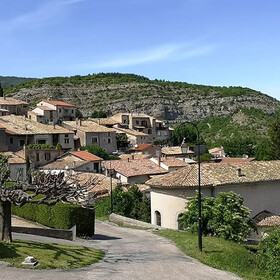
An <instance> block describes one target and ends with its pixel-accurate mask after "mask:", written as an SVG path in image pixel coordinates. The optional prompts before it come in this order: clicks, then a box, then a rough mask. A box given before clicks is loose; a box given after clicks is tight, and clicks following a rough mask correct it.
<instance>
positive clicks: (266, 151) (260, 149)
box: [255, 139, 273, 160]
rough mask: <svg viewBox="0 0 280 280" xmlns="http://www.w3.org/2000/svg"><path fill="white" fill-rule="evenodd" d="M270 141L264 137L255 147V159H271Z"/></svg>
mask: <svg viewBox="0 0 280 280" xmlns="http://www.w3.org/2000/svg"><path fill="white" fill-rule="evenodd" d="M271 146H272V145H271V142H270V140H269V139H264V140H262V141H261V142H259V143H258V144H257V146H256V147H255V158H256V159H257V160H271V159H273V155H272V149H271Z"/></svg>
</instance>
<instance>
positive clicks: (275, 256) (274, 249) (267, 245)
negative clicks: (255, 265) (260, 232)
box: [258, 228, 280, 279]
mask: <svg viewBox="0 0 280 280" xmlns="http://www.w3.org/2000/svg"><path fill="white" fill-rule="evenodd" d="M258 261H259V266H260V267H261V268H263V269H265V270H267V272H268V274H270V275H272V276H274V277H276V278H277V279H280V228H277V229H275V230H274V231H273V232H272V233H270V235H269V236H267V237H264V238H263V239H262V240H261V242H260V244H259V254H258Z"/></svg>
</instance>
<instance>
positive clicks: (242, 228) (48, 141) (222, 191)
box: [0, 96, 280, 279]
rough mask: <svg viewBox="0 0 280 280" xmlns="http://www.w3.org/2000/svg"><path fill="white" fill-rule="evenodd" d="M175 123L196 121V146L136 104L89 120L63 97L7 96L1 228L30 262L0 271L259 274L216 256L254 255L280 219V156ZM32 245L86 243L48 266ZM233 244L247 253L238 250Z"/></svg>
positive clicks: (1, 120) (1, 105)
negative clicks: (243, 150) (239, 150)
mask: <svg viewBox="0 0 280 280" xmlns="http://www.w3.org/2000/svg"><path fill="white" fill-rule="evenodd" d="M176 125H177V127H180V126H182V127H183V126H188V127H191V128H192V129H193V130H194V132H195V134H196V136H195V137H196V138H197V139H196V140H195V141H194V143H189V142H188V139H187V137H188V136H187V135H186V136H185V135H181V136H182V137H181V138H180V141H179V142H177V143H176V144H174V141H173V140H172V139H173V138H172V134H173V133H174V131H175V127H176V126H174V125H173V123H168V122H166V121H165V120H160V119H157V118H155V117H153V116H151V115H147V114H143V113H138V112H137V111H135V112H118V113H116V114H113V115H111V116H108V117H96V118H92V117H87V118H86V117H78V114H77V108H76V107H75V106H74V105H72V104H69V103H67V102H65V101H62V100H52V99H46V100H40V101H38V103H37V104H33V105H32V106H31V105H30V104H28V103H27V102H24V101H22V100H19V99H15V98H12V97H5V96H3V97H0V152H1V158H0V159H1V164H0V169H1V172H0V175H1V176H0V180H1V189H0V196H1V208H0V209H1V211H0V214H1V217H0V224H1V225H0V232H1V234H2V236H1V237H2V240H4V241H9V242H11V241H13V242H12V243H10V244H17V242H19V241H18V240H25V241H24V242H26V243H25V247H26V250H25V251H24V256H20V257H18V259H17V258H16V257H15V259H17V260H16V261H14V263H13V265H14V266H16V267H20V268H15V267H13V268H11V267H10V265H11V263H9V257H1V261H2V260H3V261H2V262H1V265H3V266H1V270H0V278H1V279H16V278H18V279H51V277H53V278H54V279H97V278H98V277H99V278H98V279H124V278H125V277H126V275H127V277H130V278H131V279H167V278H168V279H241V278H240V277H244V278H246V279H253V278H249V276H248V275H247V274H246V273H245V272H244V271H242V270H241V271H239V270H236V269H234V268H233V269H232V268H230V266H227V265H225V266H219V265H216V264H211V262H209V261H207V255H206V254H210V253H209V252H212V254H216V255H215V256H214V258H215V257H216V258H218V257H219V258H224V259H226V258H229V259H231V260H230V262H233V263H234V262H239V260H238V258H239V256H240V262H241V263H244V264H245V266H247V264H246V262H250V263H252V262H253V260H252V258H253V257H255V254H256V250H257V249H254V248H256V246H259V244H261V243H262V240H264V239H268V238H269V236H270V234H271V232H273V230H274V229H275V228H277V227H278V226H279V225H280V203H279V201H280V161H278V160H274V161H259V160H256V159H255V158H253V157H249V156H248V155H245V154H244V155H243V157H239V158H236V157H230V156H229V155H227V154H226V153H225V151H224V148H223V147H220V146H219V147H213V148H212V149H209V150H208V149H207V148H206V146H205V144H204V143H202V142H201V141H200V139H199V130H198V128H197V126H196V124H195V122H194V121H193V120H185V121H184V120H182V122H181V123H177V124H176ZM6 166H8V168H7V167H6ZM7 205H8V206H7ZM6 207H7V208H6ZM9 207H10V208H9ZM71 213H72V214H71ZM73 213H74V214H73ZM64 218H65V220H66V221H63V222H60V221H61V220H63V219H64ZM277 234H278V237H279V236H280V235H279V232H278V233H277ZM174 236H175V237H174ZM184 236H188V237H186V239H185V237H184ZM166 238H169V239H171V240H172V241H173V243H171V242H170V241H167V240H168V239H166ZM172 238H173V239H172ZM211 238H212V239H213V240H215V241H214V242H215V243H213V244H214V245H211V246H212V247H211V248H210V247H209V246H210V245H209V244H210V243H211V242H212V241H211V240H212V239H211ZM184 240H185V241H184ZM217 240H218V241H217ZM182 241H184V242H183V243H180V242H182ZM210 241H211V242H210ZM34 242H35V244H37V243H36V242H48V244H53V245H48V246H49V247H48V248H47V247H46V248H45V250H46V251H45V255H48V254H50V255H51V254H52V253H51V252H48V250H49V249H51V248H52V246H58V248H56V249H54V250H55V252H56V254H55V255H57V254H62V251H63V250H68V249H65V248H62V247H59V246H72V245H75V246H77V248H78V249H76V251H75V254H76V255H74V252H70V253H69V254H68V255H69V256H68V257H69V258H70V255H71V254H73V255H72V259H71V260H70V259H69V260H68V259H66V260H65V263H64V264H63V265H61V266H55V263H56V261H57V259H56V257H55V256H53V257H52V260H51V261H49V263H44V258H43V256H42V255H41V254H39V253H38V254H37V255H36V251H34V252H33V251H32V252H28V248H30V247H32V245H31V244H34ZM226 242H228V243H229V244H230V246H233V247H234V246H241V247H240V248H239V249H238V250H241V251H242V250H244V252H245V251H246V253H244V252H243V251H242V252H243V253H242V252H241V251H240V252H239V251H238V250H237V249H236V251H234V253H232V255H230V253H229V252H227V251H226V250H228V249H226V248H227V246H228V245H226V244H227V243H226ZM38 244H42V243H38ZM175 245H177V246H178V247H179V248H180V250H179V249H178V248H177V247H176V246H175ZM38 246H39V245H38ZM41 246H43V245H41ZM78 246H80V247H78ZM246 246H247V247H246ZM250 246H251V247H250ZM267 246H268V245H267ZM83 248H84V249H83ZM86 248H87V249H86ZM248 248H249V249H248ZM1 250H2V249H1ZM69 250H71V248H70V249H69ZM83 250H84V251H85V253H84V251H83ZM94 250H95V251H94ZM232 250H233V249H232ZM259 250H264V249H259ZM268 251H269V249H268V248H267V249H266V251H265V252H268ZM213 252H214V253H213ZM215 252H216V253H215ZM217 252H218V253H217ZM227 253H228V255H227V256H226V254H227ZM86 254H88V255H87V256H86ZM219 254H220V255H219ZM224 254H225V255H224ZM243 254H247V255H246V256H245V257H244V259H242V258H243ZM0 256H1V253H0ZM90 256H91V257H90ZM92 256H94V258H93V257H92ZM205 256H206V257H205ZM266 257H267V259H268V258H269V256H268V255H267V256H266ZM81 258H86V260H82V259H81ZM194 258H196V259H198V260H199V261H196V260H195V259H194ZM235 259H237V260H235ZM270 260H271V259H270ZM256 262H257V261H256ZM260 262H261V261H260ZM202 263H204V264H202ZM4 264H6V265H4ZM278 264H279V263H278ZM248 265H249V264H248ZM250 265H251V264H250ZM83 266H86V268H85V269H84V270H79V269H78V270H75V269H74V268H76V267H83ZM211 266H213V267H215V268H212V267H211ZM45 267H46V268H49V269H48V270H43V268H45ZM254 267H255V265H254ZM22 268H39V269H38V270H37V269H35V270H34V269H33V270H30V269H22ZM51 268H70V269H74V270H70V271H72V272H71V274H70V272H69V270H67V269H66V270H52V269H51ZM250 269H251V268H250ZM254 269H256V268H254ZM178 270H182V271H183V272H184V275H185V277H181V276H180V277H179V278H177V276H176V275H178V274H177V273H178ZM261 270H263V269H260V271H261ZM228 271H230V272H228ZM263 271H265V270H263ZM145 273H146V276H144V275H145ZM258 273H259V272H258ZM265 275H266V276H264V278H258V279H270V278H269V277H270V276H267V275H270V274H265ZM275 275H279V274H277V273H276V274H275ZM247 277H248V278H247ZM271 277H272V276H271ZM254 279H257V278H254ZM271 279H277V278H271Z"/></svg>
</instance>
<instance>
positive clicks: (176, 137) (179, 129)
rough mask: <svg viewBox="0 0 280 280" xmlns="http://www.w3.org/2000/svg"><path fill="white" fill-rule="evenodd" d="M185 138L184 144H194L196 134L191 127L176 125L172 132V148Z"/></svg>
mask: <svg viewBox="0 0 280 280" xmlns="http://www.w3.org/2000/svg"><path fill="white" fill-rule="evenodd" d="M184 138H185V143H191V144H194V143H196V140H197V132H196V130H195V128H194V127H193V126H192V125H189V124H183V125H177V126H176V127H175V129H174V131H173V132H172V141H173V144H174V146H178V145H181V143H182V142H183V139H184Z"/></svg>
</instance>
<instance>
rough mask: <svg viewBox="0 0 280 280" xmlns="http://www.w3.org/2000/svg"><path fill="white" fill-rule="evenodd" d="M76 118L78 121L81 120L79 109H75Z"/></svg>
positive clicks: (81, 115)
mask: <svg viewBox="0 0 280 280" xmlns="http://www.w3.org/2000/svg"><path fill="white" fill-rule="evenodd" d="M76 118H78V119H82V118H83V113H82V112H81V111H80V110H79V109H76Z"/></svg>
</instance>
